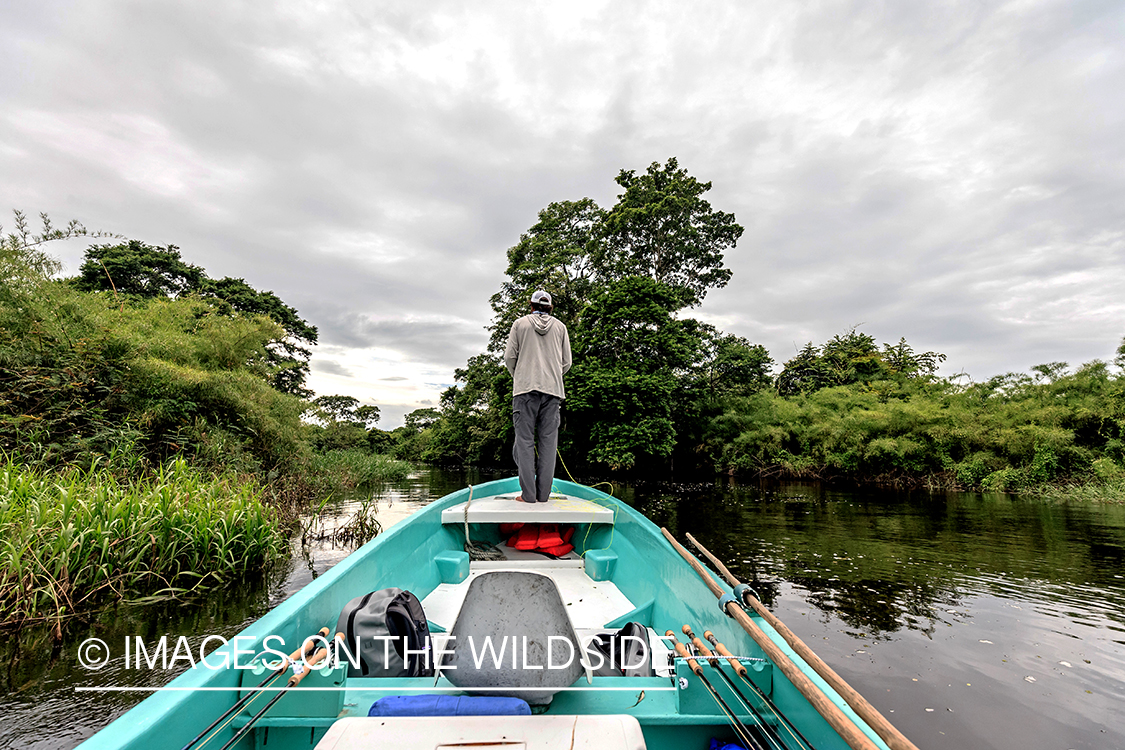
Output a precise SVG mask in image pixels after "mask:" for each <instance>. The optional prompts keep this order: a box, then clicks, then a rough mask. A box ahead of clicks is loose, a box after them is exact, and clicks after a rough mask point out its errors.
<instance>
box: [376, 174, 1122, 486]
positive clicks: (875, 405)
mask: <svg viewBox="0 0 1125 750" xmlns="http://www.w3.org/2000/svg"><path fill="white" fill-rule="evenodd" d="M617 182H618V184H619V185H620V187H621V188H622V191H621V193H620V194H619V196H618V199H617V202H616V204H615V205H614V206H612V207H611V208H609V209H606V208H603V207H601V206H598V205H597V204H596V203H595V202H594V201H592V200H590V199H588V198H587V199H582V200H577V201H562V202H558V203H552V204H550V205H549V206H547V207H546V208H545V209H543V210H542V211H541V212H540V213H539V217H538V221H537V222H536V223H535V225H534V226H532V227H531V229H529V230H528V231H527V232H526V233H525V234H524V235H523V236H521V237H520V240H519V242H518V243H517V244H516V245H515V246H513V247H512V248H511V249H510V250H509V251H508V268H507V280H506V281H505V282H504V283H503V284H502V286H501V288H500V290H499V291H498V292H497V293H496V294H495V295H493V297H492V299H491V302H492V308H493V311H494V317H493V321H492V324H491V326H490V327H489V329H490V331H491V334H492V336H491V340H490V343H489V346H488V350H487V351H485V352H482V353H481V354H480V355H478V356H475V357H473V358H471V359H470V360H469V361H468V362H467V363H466V366H465V367H464V368H462V369H459V370H457V371H456V375H455V376H456V380H457V384H456V385H455V386H453V387H451V388H449V389H448V390H447V391H445V393H444V394H443V395H442V399H441V404H440V408H439V409H430V408H428V409H420V410H418V411H416V412H414V413H413V414H411V415H408V417H407V420H406V425H405V426H403V427H401V428H399V429H397V430H395V431H393V432H392V433H383V437H382V438H381V439H383V440H388V441H391V442H393V445H394V447H393V450H394V451H395V452H396V454H397V455H399V456H400V457H403V458H409V459H414V460H423V461H432V462H439V463H477V464H492V465H503V466H508V465H510V459H509V457H508V451H509V450H510V446H511V440H512V431H511V382H512V381H511V378H510V377H509V376H508V374H507V372H506V371H505V369H504V367H503V365H502V363H501V354H502V352H503V348H504V344H505V341H506V338H507V334H508V331H509V329H510V327H511V324H512V322H513V321H514V320H515V319H516V318H517V317H519V316H520V315H523V314H526V312H527V300H528V299H529V298H530V294H531V292H532V291H533V290H534V289H538V288H543V289H547V290H549V291H550V292H551V294H552V297H553V300H554V302H555V310H554V314H555V316H556V317H558V318H559V319H560V320H562V321H563V322H564V323H566V325H567V326H568V328H569V330H570V334H571V342H572V348H573V351H574V362H575V365H574V368H573V369H572V370H571V372H570V373H569V374H568V375H567V377H566V388H567V399H566V401H565V403H564V408H563V426H562V432H561V437H560V450H561V453H562V455H563V457H564V459H565V460H566V462H567V464H568V467H569V468H570V469H571V470H572V471H575V472H579V473H582V474H585V475H596V474H606V473H613V474H619V475H620V474H623V475H632V476H645V477H669V476H670V475H672V474H673V472H675V473H676V474H677V475H678V476H685V475H688V474H692V473H695V474H700V473H702V474H704V475H707V474H713V473H715V472H718V473H726V474H731V475H736V476H741V477H791V478H806V479H808V478H813V479H826V480H846V481H858V482H865V481H866V482H880V483H888V484H895V485H927V486H933V487H946V488H962V489H969V488H977V489H985V490H994V491H1034V492H1038V493H1040V494H1044V495H1045V496H1057V495H1058V494H1059V493H1069V492H1071V489H1069V488H1081V489H1079V490H1075V494H1074V495H1073V496H1075V497H1077V496H1084V497H1099V498H1103V499H1115V498H1116V499H1120V500H1125V493H1123V492H1122V486H1123V483H1122V481H1121V480H1120V477H1121V476H1122V475H1123V473H1125V469H1123V468H1122V467H1123V466H1125V377H1123V376H1122V372H1121V370H1122V367H1123V366H1125V345H1123V348H1122V349H1119V350H1118V358H1117V359H1116V360H1115V361H1114V363H1113V364H1112V365H1111V364H1109V363H1106V362H1100V361H1095V362H1089V363H1086V364H1084V365H1081V366H1079V367H1076V368H1069V367H1068V366H1067V364H1066V363H1063V362H1052V363H1047V364H1043V365H1039V366H1037V367H1035V368H1033V369H1032V372H1030V373H1027V374H1020V373H1009V374H1006V375H1001V376H998V377H993V378H989V379H987V380H984V381H981V382H975V381H973V380H971V379H970V378H968V377H964V376H957V377H941V376H939V375H938V368H939V367H940V366H941V364H942V363H943V362H944V361H945V355H943V354H940V353H938V352H933V351H917V350H915V348H914V347H913V346H912V345H911V344H909V343H908V342H907V341H906V340H905V339H900V340H899V341H897V342H894V343H880V342H877V341H876V340H875V339H874V338H873V337H871V336H869V335H867V334H866V333H863V332H862V331H860V330H857V329H855V328H851V329H846V330H844V331H842V332H841V333H839V334H838V335H836V336H834V337H832V338H831V339H829V340H828V341H826V342H824V343H822V344H814V343H812V342H810V343H808V344H807V345H806V346H805V347H804V348H803V349H801V350H800V351H799V352H798V353H797V354H796V355H795V356H793V357H791V358H790V359H788V360H787V361H784V362H782V363H780V366H776V365H775V362H774V360H773V358H772V357H771V356H770V354H769V352H767V351H766V350H765V348H764V347H762V346H760V345H757V344H754V343H752V342H750V341H747V340H746V339H743V338H740V337H737V336H734V335H731V334H725V333H723V332H722V331H719V330H717V329H716V328H715V327H714V326H711V325H709V324H707V323H704V322H702V321H699V320H696V319H693V318H692V317H690V315H689V314H688V313H690V310H691V309H692V308H693V307H695V306H697V305H698V304H699V303H700V302H701V301H702V300H703V299H704V297H705V296H706V294H707V293H708V292H709V291H710V290H712V289H715V288H719V287H722V286H724V285H725V284H726V283H727V282H728V281H729V280H730V278H731V271H730V270H729V269H727V268H726V267H725V265H724V264H723V257H724V253H727V252H729V251H730V250H732V249H733V248H734V247H735V244H736V242H737V240H738V239H739V237H740V236H741V234H742V228H741V227H740V226H739V225H738V224H737V223H735V220H734V216H733V215H731V214H727V213H723V212H721V211H717V210H715V209H713V208H712V207H711V205H710V204H709V203H708V202H707V201H706V200H704V197H703V196H704V194H705V193H706V192H707V191H708V190H709V189H710V183H702V182H699V181H697V180H696V179H695V178H693V177H691V176H690V175H689V174H687V172H686V171H685V170H683V169H681V168H680V167H679V165H678V163H677V162H676V160H675V159H670V160H669V161H668V162H667V163H666V164H664V165H660V164H655V163H654V164H653V165H651V166H650V167H649V168H648V170H647V171H646V172H645V173H644V174H637V173H635V172H632V171H622V172H621V173H620V174H619V176H618V178H617ZM1107 344H1109V342H1107ZM1063 487H1065V488H1068V489H1060V488H1063Z"/></svg>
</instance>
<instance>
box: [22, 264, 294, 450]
mask: <svg viewBox="0 0 1125 750" xmlns="http://www.w3.org/2000/svg"><path fill="white" fill-rule="evenodd" d="M34 289H35V291H34V294H28V295H25V296H24V297H23V298H22V299H18V300H17V299H14V298H12V297H11V296H8V295H3V294H2V293H0V444H2V446H3V447H4V449H5V450H8V451H13V452H16V453H18V454H19V455H21V456H23V457H24V458H25V459H27V460H32V461H37V462H40V463H42V464H43V465H53V464H57V463H75V462H77V463H83V462H85V463H87V464H88V463H89V462H90V461H91V460H92V459H94V458H95V457H97V456H102V457H105V456H109V455H111V454H113V453H115V452H116V453H120V452H129V451H131V450H134V449H135V450H139V451H140V452H141V453H142V454H143V455H144V456H146V457H147V458H148V459H149V460H150V461H151V462H153V463H159V462H160V461H161V460H163V459H164V458H165V457H168V456H171V455H175V454H179V453H181V452H184V451H188V452H191V451H192V450H195V449H197V448H200V447H201V446H202V445H203V444H205V442H206V439H207V435H208V434H209V433H210V431H211V430H213V429H216V428H217V429H220V430H222V431H223V434H224V439H229V438H230V437H232V436H238V437H239V439H240V441H241V443H242V445H243V446H244V447H245V450H246V453H247V454H248V455H249V456H252V457H253V460H254V462H255V463H257V464H258V465H260V466H262V467H265V468H272V467H277V466H279V465H282V464H285V463H288V462H291V461H294V460H299V459H300V457H301V454H302V447H301V424H300V413H301V411H302V410H303V409H304V405H303V404H302V403H301V402H300V401H299V400H298V399H297V398H295V397H293V396H288V395H285V394H282V393H279V392H278V391H276V390H275V389H273V388H271V387H270V385H269V378H270V375H271V374H272V373H273V371H274V369H275V366H274V365H273V364H272V363H271V362H270V359H269V357H268V354H267V347H268V345H269V343H270V342H271V341H273V340H274V339H276V338H277V337H278V336H279V335H280V328H279V327H278V326H277V325H276V324H275V323H273V322H272V321H270V320H268V319H266V318H263V317H256V318H245V317H237V318H227V317H223V316H221V315H218V314H216V312H215V310H214V308H213V307H212V306H211V305H209V304H208V303H206V302H204V301H202V300H199V299H198V298H194V297H185V298H179V299H168V298H165V297H158V298H155V299H151V300H147V301H136V302H135V303H134V304H130V305H126V306H120V305H117V304H115V302H114V300H113V298H112V296H109V295H105V294H90V293H84V292H80V291H77V290H75V289H74V288H73V287H72V286H70V285H68V284H66V283H64V282H58V281H51V280H46V279H40V280H38V282H36V286H35V288H34ZM204 450H205V449H204Z"/></svg>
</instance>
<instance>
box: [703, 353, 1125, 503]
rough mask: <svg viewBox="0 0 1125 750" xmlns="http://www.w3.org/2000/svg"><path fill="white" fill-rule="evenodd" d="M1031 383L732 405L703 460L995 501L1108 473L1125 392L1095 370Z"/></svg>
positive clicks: (826, 393)
mask: <svg viewBox="0 0 1125 750" xmlns="http://www.w3.org/2000/svg"><path fill="white" fill-rule="evenodd" d="M871 348H873V347H870V348H868V351H870V350H871ZM1033 372H1034V373H1036V376H1030V375H1019V374H1014V373H1011V374H1008V375H1004V376H1000V377H997V378H992V379H990V380H988V381H985V382H983V383H976V384H970V385H968V386H957V385H955V384H954V383H953V382H952V381H949V380H938V379H935V378H933V377H932V376H930V375H928V374H924V376H923V377H916V378H914V379H912V380H909V381H905V382H904V383H903V384H901V386H900V388H899V391H898V397H897V398H895V399H885V398H882V396H881V394H880V392H879V390H878V389H877V388H874V387H872V386H873V384H872V383H864V382H855V383H851V384H849V385H841V386H832V387H825V388H821V389H819V390H813V391H811V392H804V393H797V394H796V395H792V396H784V395H780V394H777V393H759V394H757V395H755V396H754V397H752V398H748V399H737V398H732V399H729V400H728V401H727V404H726V409H725V410H724V412H723V413H722V414H721V415H720V416H718V417H717V418H716V419H715V420H714V421H713V422H712V426H711V431H710V432H709V434H708V442H707V452H708V454H709V455H710V456H711V457H712V460H713V461H714V462H715V464H716V466H717V468H720V469H724V470H734V471H741V472H747V473H756V474H789V475H795V476H806V477H812V476H816V477H825V478H827V477H832V476H846V477H850V478H854V479H873V478H875V479H883V480H886V481H896V482H907V483H913V482H920V481H924V482H928V483H931V484H938V485H942V486H961V487H982V488H985V489H989V490H996V491H1017V490H1027V489H1034V488H1036V487H1041V486H1043V485H1045V484H1058V483H1060V482H1063V483H1065V482H1067V481H1074V480H1076V479H1080V478H1082V477H1086V476H1090V475H1091V473H1094V472H1095V471H1101V472H1102V473H1105V472H1107V471H1109V470H1110V468H1111V467H1112V466H1114V465H1116V464H1115V463H1114V461H1113V457H1114V455H1115V452H1116V451H1117V450H1119V449H1120V447H1121V446H1122V442H1121V438H1122V431H1123V428H1125V420H1122V417H1121V415H1122V412H1123V403H1125V402H1123V395H1125V381H1123V380H1122V379H1121V378H1112V377H1110V375H1109V373H1108V370H1107V368H1106V366H1105V365H1104V364H1103V363H1100V362H1092V363H1090V364H1088V365H1085V366H1084V367H1081V368H1079V369H1078V370H1077V371H1075V372H1073V373H1067V372H1066V371H1065V365H1062V364H1061V363H1051V364H1049V365H1045V366H1041V367H1037V368H1034V369H1033ZM1106 461H1109V463H1105V462H1106ZM1098 467H1100V468H1098ZM1068 478H1069V479H1068Z"/></svg>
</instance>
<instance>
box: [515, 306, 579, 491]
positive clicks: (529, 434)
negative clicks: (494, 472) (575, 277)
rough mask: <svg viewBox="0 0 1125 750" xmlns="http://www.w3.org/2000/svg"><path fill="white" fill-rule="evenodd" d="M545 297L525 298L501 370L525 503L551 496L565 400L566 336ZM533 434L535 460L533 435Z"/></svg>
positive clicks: (567, 364)
mask: <svg viewBox="0 0 1125 750" xmlns="http://www.w3.org/2000/svg"><path fill="white" fill-rule="evenodd" d="M551 310H552V305H551V295H549V294H547V293H546V292H545V291H543V290H541V289H540V290H539V291H537V292H535V293H534V294H532V295H531V314H530V315H525V316H523V317H522V318H520V319H519V320H517V321H516V322H515V323H513V324H512V332H511V333H509V334H508V347H507V349H506V350H505V351H504V366H505V367H507V368H508V372H510V373H511V374H512V380H513V381H515V382H514V384H513V387H512V425H513V426H514V427H515V430H516V441H515V445H513V446H512V457H513V458H515V460H516V466H517V467H519V475H520V491H521V492H522V493H523V501H524V502H525V503H534V502H537V501H538V502H541V503H545V502H547V500H549V499H550V497H551V480H552V479H553V478H554V476H555V451H556V450H557V449H558V444H559V406H560V405H561V404H562V400H563V399H564V398H566V391H565V390H564V389H563V378H562V376H563V374H564V373H566V371H567V370H569V369H570V334H569V333H568V332H567V330H566V326H565V325H563V322H562V321H561V320H559V319H558V318H553V317H551ZM536 433H538V435H539V457H538V461H536V456H535V436H536Z"/></svg>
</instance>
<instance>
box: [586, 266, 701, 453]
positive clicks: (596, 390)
mask: <svg viewBox="0 0 1125 750" xmlns="http://www.w3.org/2000/svg"><path fill="white" fill-rule="evenodd" d="M687 296H688V295H687V294H686V293H685V291H684V290H682V289H678V288H675V287H672V286H669V285H667V284H663V283H661V282H659V281H656V280H654V279H651V278H649V277H646V276H627V277H625V278H623V279H621V280H620V281H616V282H610V283H607V284H606V285H605V286H604V287H603V288H601V289H599V291H598V293H597V294H596V295H595V296H594V298H593V299H592V301H591V303H590V305H589V307H588V308H587V309H586V311H585V312H584V314H583V317H582V321H581V324H580V325H579V326H578V330H577V331H576V332H575V335H574V336H573V339H574V358H575V361H576V362H577V364H576V365H575V367H574V369H573V370H572V371H571V375H570V385H569V390H568V394H567V395H568V399H567V414H568V432H569V433H570V435H572V436H573V437H572V441H573V443H572V445H573V449H574V450H576V451H577V452H578V453H579V455H585V456H587V457H588V458H589V459H590V460H591V461H594V462H597V463H602V464H607V465H609V466H610V467H611V468H615V469H628V468H632V467H633V466H634V465H636V463H637V461H638V459H639V458H641V457H642V456H668V455H670V454H671V452H672V449H673V448H674V447H675V438H676V431H675V426H674V418H673V411H674V408H675V396H676V393H677V389H678V387H679V377H678V376H679V375H680V374H681V373H684V372H686V371H687V370H688V368H690V367H691V366H692V364H693V363H695V362H696V361H697V360H698V359H699V358H700V354H701V350H702V345H703V340H702V337H701V335H700V326H699V325H698V324H697V323H696V322H695V321H693V320H679V319H677V318H675V317H674V313H675V312H676V311H677V310H679V309H680V308H681V307H682V306H683V305H684V303H685V301H686V299H687Z"/></svg>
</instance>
